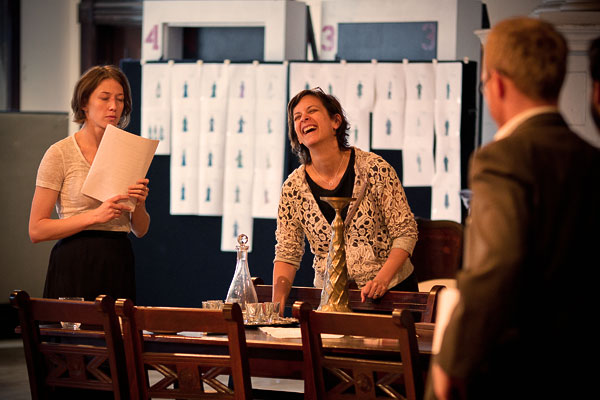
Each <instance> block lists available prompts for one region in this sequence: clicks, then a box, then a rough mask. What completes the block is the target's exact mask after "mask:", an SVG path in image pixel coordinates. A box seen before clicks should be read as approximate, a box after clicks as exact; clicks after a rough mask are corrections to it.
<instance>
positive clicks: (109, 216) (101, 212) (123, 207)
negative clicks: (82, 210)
mask: <svg viewBox="0 0 600 400" xmlns="http://www.w3.org/2000/svg"><path fill="white" fill-rule="evenodd" d="M128 199H129V196H127V195H125V194H119V195H116V196H113V197H111V198H110V199H108V200H106V201H105V202H104V203H102V204H101V205H100V207H98V208H96V209H95V210H93V211H91V213H92V215H93V216H94V220H95V221H96V223H98V224H102V223H105V222H108V221H111V220H113V219H117V218H119V217H120V216H121V215H122V214H123V212H124V211H130V212H131V207H129V206H128V205H127V204H126V203H119V201H124V200H128Z"/></svg>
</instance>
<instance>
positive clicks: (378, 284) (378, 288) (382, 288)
mask: <svg viewBox="0 0 600 400" xmlns="http://www.w3.org/2000/svg"><path fill="white" fill-rule="evenodd" d="M387 289H388V287H387V284H386V283H385V282H382V281H380V280H379V279H373V280H372V281H369V282H367V284H366V285H365V286H363V288H362V290H361V291H360V299H361V301H362V302H363V303H364V301H365V300H366V299H367V298H370V299H378V298H380V297H382V296H383V295H384V294H385V292H387Z"/></svg>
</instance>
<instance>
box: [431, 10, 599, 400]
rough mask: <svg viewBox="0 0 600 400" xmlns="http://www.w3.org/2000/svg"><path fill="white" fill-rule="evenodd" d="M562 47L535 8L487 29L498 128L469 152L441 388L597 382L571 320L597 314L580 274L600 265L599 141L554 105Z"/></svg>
mask: <svg viewBox="0 0 600 400" xmlns="http://www.w3.org/2000/svg"><path fill="white" fill-rule="evenodd" d="M566 56H567V45H566V42H565V40H564V38H563V37H562V36H561V35H560V34H559V33H558V32H557V31H556V30H555V29H554V28H553V27H552V25H550V24H548V23H546V22H543V21H541V20H537V19H531V18H515V19H510V20H505V21H502V22H500V23H499V24H497V25H496V26H494V27H493V28H492V30H491V31H490V33H489V35H488V37H487V39H486V44H485V49H484V63H483V67H482V75H481V82H482V91H483V93H484V96H485V98H486V101H487V104H488V106H489V109H490V112H491V115H492V117H493V118H494V120H495V121H496V122H497V124H498V126H499V130H498V132H497V133H496V135H495V137H494V140H493V142H491V143H489V144H488V145H486V146H484V147H483V148H481V149H480V150H478V151H477V152H476V153H475V154H474V156H473V158H472V160H471V166H470V172H469V179H470V186H471V189H472V191H473V197H472V201H471V210H470V212H471V214H470V217H469V219H468V221H467V229H466V233H465V235H466V239H465V255H464V266H463V271H462V272H461V273H460V274H459V276H458V288H459V292H460V299H459V301H458V304H457V306H456V308H455V309H454V311H453V313H452V316H451V318H450V322H449V324H448V326H447V328H446V330H445V333H444V336H443V341H442V347H441V350H440V352H439V354H437V356H435V357H434V361H433V363H432V368H431V377H432V378H433V379H432V380H433V389H434V392H435V395H436V396H437V398H439V399H449V398H473V399H491V398H510V399H514V398H580V397H578V395H576V393H577V392H578V391H580V390H581V391H582V393H583V392H585V390H586V389H587V388H589V387H593V386H591V384H592V383H594V381H592V380H589V379H587V376H588V375H587V374H588V373H589V371H590V369H587V367H586V364H585V357H586V354H589V353H588V351H589V352H591V351H592V348H595V346H596V344H595V339H593V338H594V337H596V336H597V334H594V335H592V332H591V331H592V329H591V327H589V326H588V328H587V332H586V330H585V329H578V328H581V327H580V326H578V322H579V323H581V322H583V321H589V320H590V318H593V315H595V314H597V313H595V312H594V311H596V307H595V305H596V304H598V301H597V299H594V300H593V302H592V290H591V289H592V288H591V287H590V286H588V285H586V282H590V283H591V282H594V283H595V281H594V280H593V277H594V276H597V270H598V265H599V261H598V248H599V245H600V241H599V240H598V238H599V234H598V230H599V229H600V212H599V209H600V190H599V187H600V151H599V149H597V148H595V147H592V146H591V145H589V144H587V143H586V142H584V141H583V140H582V139H580V138H579V137H578V136H577V135H576V134H575V133H573V132H572V131H571V130H570V129H569V127H568V126H567V124H566V123H565V121H564V119H563V118H562V116H561V115H560V113H559V111H558V108H557V105H558V97H559V92H560V88H561V86H562V83H563V80H564V76H565V71H566ZM592 305H594V306H592ZM582 318H585V320H581V319H582ZM582 360H583V361H582ZM596 369H597V368H596ZM430 382H431V380H430ZM428 389H429V390H428V397H433V394H432V393H431V387H429V388H428ZM563 396H566V397H563Z"/></svg>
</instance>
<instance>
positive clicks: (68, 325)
mask: <svg viewBox="0 0 600 400" xmlns="http://www.w3.org/2000/svg"><path fill="white" fill-rule="evenodd" d="M58 299H59V300H71V301H83V300H84V299H83V297H59V298H58ZM60 326H62V327H63V329H70V330H73V331H75V330H77V329H79V327H80V326H81V322H63V321H60Z"/></svg>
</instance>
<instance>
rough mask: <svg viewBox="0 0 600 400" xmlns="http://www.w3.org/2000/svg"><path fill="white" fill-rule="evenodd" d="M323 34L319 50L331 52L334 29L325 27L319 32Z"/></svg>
mask: <svg viewBox="0 0 600 400" xmlns="http://www.w3.org/2000/svg"><path fill="white" fill-rule="evenodd" d="M321 32H322V33H323V35H322V37H323V41H322V43H321V50H325V51H331V50H333V44H334V40H335V28H334V27H333V26H331V25H325V26H324V27H323V29H322V31H321Z"/></svg>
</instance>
